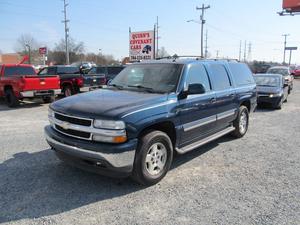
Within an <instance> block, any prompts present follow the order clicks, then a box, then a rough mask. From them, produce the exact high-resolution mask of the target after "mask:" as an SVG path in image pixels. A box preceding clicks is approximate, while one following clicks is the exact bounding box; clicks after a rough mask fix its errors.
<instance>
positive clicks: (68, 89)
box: [63, 85, 73, 97]
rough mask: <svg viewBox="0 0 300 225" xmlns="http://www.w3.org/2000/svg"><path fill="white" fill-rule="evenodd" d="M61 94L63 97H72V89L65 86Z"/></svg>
mask: <svg viewBox="0 0 300 225" xmlns="http://www.w3.org/2000/svg"><path fill="white" fill-rule="evenodd" d="M63 93H64V96H65V97H69V96H71V95H73V89H72V87H71V86H70V85H67V86H65V87H64V88H63Z"/></svg>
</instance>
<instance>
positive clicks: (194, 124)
mask: <svg viewBox="0 0 300 225" xmlns="http://www.w3.org/2000/svg"><path fill="white" fill-rule="evenodd" d="M256 99H257V92H256V84H255V81H254V79H253V76H252V73H251V72H250V69H249V68H248V66H247V65H245V64H243V63H239V62H237V61H230V60H203V59H197V58H195V59H178V58H177V59H161V60H154V61H149V62H140V63H135V64H132V65H129V66H128V67H126V68H125V69H124V70H122V72H121V73H120V74H119V75H118V76H117V77H116V78H114V80H113V81H112V82H111V83H110V85H109V86H108V87H107V88H105V89H101V90H97V91H93V92H89V93H84V94H79V95H76V96H72V97H69V98H66V99H62V100H59V101H56V102H54V103H52V104H51V105H50V107H49V115H48V117H49V120H50V125H48V126H46V127H45V136H46V140H47V142H48V143H49V145H50V146H51V148H52V149H53V150H54V151H55V152H56V154H57V156H58V157H59V158H60V159H61V160H63V161H65V162H66V163H68V164H70V165H73V166H76V167H79V168H82V169H85V170H88V171H92V172H97V173H100V174H105V175H109V176H118V177H126V176H131V177H132V178H134V179H135V180H136V181H137V182H139V183H141V184H144V185H152V184H155V183H157V182H159V181H160V180H161V179H162V178H163V177H164V176H165V175H166V173H167V172H168V170H169V168H170V166H171V163H172V159H173V155H174V153H175V152H177V153H179V154H183V153H186V152H189V151H191V150H193V149H196V148H198V147H200V146H202V145H204V144H206V143H208V142H210V141H212V140H215V139H217V138H219V137H221V136H223V135H226V134H229V133H230V134H232V135H233V136H235V137H238V138H240V137H243V136H244V135H245V133H246V132H247V129H248V124H249V114H250V113H251V112H253V111H254V109H255V108H256V104H257V102H256Z"/></svg>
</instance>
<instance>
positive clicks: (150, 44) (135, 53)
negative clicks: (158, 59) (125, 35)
mask: <svg viewBox="0 0 300 225" xmlns="http://www.w3.org/2000/svg"><path fill="white" fill-rule="evenodd" d="M154 38H155V35H154V30H151V31H141V32H131V30H129V59H130V61H131V62H136V61H140V60H151V59H155V49H154V48H155V40H154Z"/></svg>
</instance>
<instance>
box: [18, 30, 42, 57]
mask: <svg viewBox="0 0 300 225" xmlns="http://www.w3.org/2000/svg"><path fill="white" fill-rule="evenodd" d="M29 48H30V50H32V51H34V50H37V48H38V42H37V41H36V40H35V38H34V37H33V36H32V35H31V34H22V35H21V36H20V37H19V38H18V39H17V43H16V46H15V50H16V52H20V53H23V54H25V53H26V52H27V51H28V49H29Z"/></svg>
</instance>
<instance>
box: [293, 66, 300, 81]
mask: <svg viewBox="0 0 300 225" xmlns="http://www.w3.org/2000/svg"><path fill="white" fill-rule="evenodd" d="M292 75H293V76H294V78H298V77H300V67H299V66H297V67H296V68H295V69H293V70H292Z"/></svg>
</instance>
